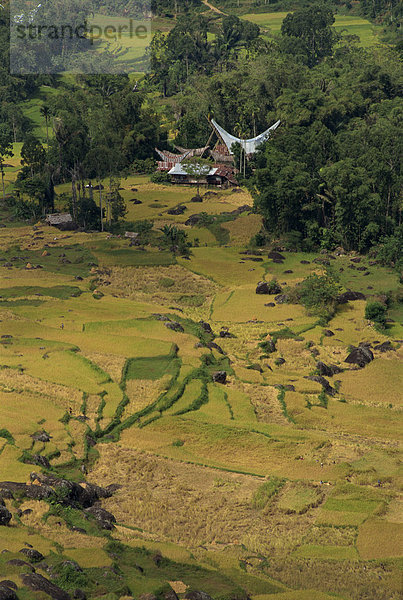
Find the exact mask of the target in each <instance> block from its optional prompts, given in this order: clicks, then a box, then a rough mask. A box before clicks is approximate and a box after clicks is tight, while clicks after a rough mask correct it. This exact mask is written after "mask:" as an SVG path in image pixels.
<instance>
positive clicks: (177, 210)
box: [167, 205, 187, 215]
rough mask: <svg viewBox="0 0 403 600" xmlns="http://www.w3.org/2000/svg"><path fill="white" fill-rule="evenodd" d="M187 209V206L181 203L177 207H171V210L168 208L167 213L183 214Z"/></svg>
mask: <svg viewBox="0 0 403 600" xmlns="http://www.w3.org/2000/svg"><path fill="white" fill-rule="evenodd" d="M185 210H187V209H186V206H183V205H180V206H175V208H170V209H169V210H167V213H168V214H169V215H183V213H184V212H185Z"/></svg>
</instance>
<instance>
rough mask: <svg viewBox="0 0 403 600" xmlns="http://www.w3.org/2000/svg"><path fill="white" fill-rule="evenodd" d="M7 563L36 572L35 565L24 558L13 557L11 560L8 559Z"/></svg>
mask: <svg viewBox="0 0 403 600" xmlns="http://www.w3.org/2000/svg"><path fill="white" fill-rule="evenodd" d="M7 564H8V565H11V566H12V567H24V568H26V569H28V570H29V571H31V572H32V573H34V572H35V569H34V567H33V566H32V565H30V564H29V563H27V562H25V560H22V559H21V558H12V559H11V560H8V561H7Z"/></svg>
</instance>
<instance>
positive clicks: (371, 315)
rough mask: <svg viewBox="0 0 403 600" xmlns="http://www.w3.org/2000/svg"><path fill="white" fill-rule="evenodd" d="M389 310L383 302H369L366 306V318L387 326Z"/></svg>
mask: <svg viewBox="0 0 403 600" xmlns="http://www.w3.org/2000/svg"><path fill="white" fill-rule="evenodd" d="M387 310H388V309H387V307H386V306H385V305H384V304H382V303H381V302H376V301H375V302H367V305H366V307H365V318H366V319H368V320H369V321H373V322H374V323H376V324H378V325H381V326H382V327H385V325H386V311H387Z"/></svg>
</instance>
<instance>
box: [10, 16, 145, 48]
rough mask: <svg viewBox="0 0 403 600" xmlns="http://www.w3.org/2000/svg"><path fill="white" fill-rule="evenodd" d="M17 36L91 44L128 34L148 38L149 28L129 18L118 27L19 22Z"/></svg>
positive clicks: (20, 37) (132, 36) (118, 38)
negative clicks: (86, 41) (80, 41)
mask: <svg viewBox="0 0 403 600" xmlns="http://www.w3.org/2000/svg"><path fill="white" fill-rule="evenodd" d="M15 29H16V34H17V35H16V37H17V39H19V40H24V39H30V40H35V39H38V40H43V39H46V38H48V39H49V40H63V39H69V40H72V39H74V38H76V39H80V40H88V41H89V42H90V43H91V44H94V43H95V42H96V41H98V40H101V39H106V40H108V41H114V42H117V41H118V40H121V39H122V38H123V36H126V35H128V36H129V37H131V38H138V39H140V40H141V39H146V38H147V36H148V35H149V29H148V28H147V26H146V25H144V24H138V22H137V21H133V19H129V23H128V24H124V25H123V24H121V25H118V26H117V27H116V26H115V25H106V26H104V27H100V26H99V25H93V24H91V25H88V23H83V24H81V25H78V26H76V27H73V26H71V25H59V26H56V25H35V24H33V23H29V24H28V25H25V24H19V25H17V26H16V28H15Z"/></svg>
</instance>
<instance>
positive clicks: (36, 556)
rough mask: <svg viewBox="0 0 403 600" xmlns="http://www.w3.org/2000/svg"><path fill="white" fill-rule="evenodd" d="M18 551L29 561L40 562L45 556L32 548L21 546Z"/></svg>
mask: <svg viewBox="0 0 403 600" xmlns="http://www.w3.org/2000/svg"><path fill="white" fill-rule="evenodd" d="M20 553H21V554H24V555H25V556H26V557H27V559H28V560H29V562H31V563H36V562H40V561H41V560H43V559H44V558H45V557H44V556H43V554H41V553H40V552H38V550H35V549H34V548H22V549H21V550H20Z"/></svg>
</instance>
